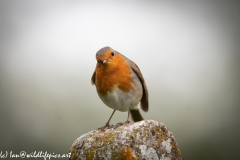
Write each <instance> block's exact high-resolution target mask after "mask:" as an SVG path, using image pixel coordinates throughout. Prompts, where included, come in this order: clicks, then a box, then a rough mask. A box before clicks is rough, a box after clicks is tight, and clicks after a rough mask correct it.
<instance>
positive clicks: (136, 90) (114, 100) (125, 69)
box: [91, 47, 148, 128]
mask: <svg viewBox="0 0 240 160" xmlns="http://www.w3.org/2000/svg"><path fill="white" fill-rule="evenodd" d="M96 60H97V65H96V69H95V71H94V72H93V75H92V79H91V81H92V84H93V85H94V84H95V86H96V89H97V93H98V95H99V97H100V99H101V100H102V101H103V103H104V104H106V105H107V106H108V107H110V108H112V109H114V111H113V113H112V115H111V116H110V118H109V120H108V121H107V123H106V124H105V126H103V127H101V128H105V127H109V122H110V120H111V118H112V116H113V114H114V113H115V111H116V110H118V111H122V112H126V111H128V118H127V121H126V122H125V123H128V122H129V114H131V117H132V119H133V121H135V122H137V121H141V120H143V117H142V115H141V113H140V111H139V109H138V107H137V105H138V103H139V102H140V101H141V108H142V110H143V111H145V112H147V111H148V90H147V86H146V83H145V81H144V78H143V76H142V73H141V71H140V69H139V68H138V66H137V65H136V64H135V63H134V62H133V61H131V60H130V59H128V58H127V57H125V56H124V55H122V54H121V53H119V52H117V51H115V50H113V49H112V48H110V47H104V48H102V49H100V50H99V51H98V52H97V53H96Z"/></svg>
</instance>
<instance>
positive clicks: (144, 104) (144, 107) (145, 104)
mask: <svg viewBox="0 0 240 160" xmlns="http://www.w3.org/2000/svg"><path fill="white" fill-rule="evenodd" d="M125 58H126V57H125ZM126 59H127V62H128V64H129V65H130V67H131V68H132V70H133V71H134V72H135V73H136V74H137V76H138V77H139V79H140V81H141V83H142V86H143V96H142V99H141V108H142V110H143V111H145V112H147V111H148V89H147V85H146V83H145V81H144V78H143V75H142V73H141V71H140V69H139V68H138V66H137V65H136V64H135V63H134V62H133V61H131V60H130V59H128V58H126Z"/></svg>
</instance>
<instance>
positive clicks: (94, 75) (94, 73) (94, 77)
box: [91, 70, 96, 85]
mask: <svg viewBox="0 0 240 160" xmlns="http://www.w3.org/2000/svg"><path fill="white" fill-rule="evenodd" d="M95 79H96V70H95V71H94V72H93V75H92V78H91V82H92V85H94V84H95Z"/></svg>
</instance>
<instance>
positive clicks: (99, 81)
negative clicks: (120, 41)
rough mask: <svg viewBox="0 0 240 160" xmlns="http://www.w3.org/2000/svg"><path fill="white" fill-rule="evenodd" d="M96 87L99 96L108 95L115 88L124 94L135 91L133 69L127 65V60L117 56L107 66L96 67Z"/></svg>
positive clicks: (99, 65)
mask: <svg viewBox="0 0 240 160" xmlns="http://www.w3.org/2000/svg"><path fill="white" fill-rule="evenodd" d="M96 87H97V91H98V93H99V94H101V95H102V96H104V95H106V94H107V92H111V91H112V90H113V89H114V88H115V87H118V88H119V89H120V90H122V91H123V92H128V91H129V90H131V89H133V88H134V86H133V84H132V76H131V68H130V67H129V66H128V65H127V64H126V60H125V59H124V58H123V57H122V56H121V55H116V57H114V59H111V60H109V62H108V63H106V64H98V65H97V67H96Z"/></svg>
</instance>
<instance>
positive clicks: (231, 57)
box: [0, 0, 240, 160]
mask: <svg viewBox="0 0 240 160" xmlns="http://www.w3.org/2000/svg"><path fill="white" fill-rule="evenodd" d="M239 16H240V5H239V3H238V1H200V0H199V1H131V2H130V1H118V2H117V1H101V2H100V1H95V2H93V1H91V2H90V1H89V2H87V1H85V2H84V1H56V0H55V1H47V0H45V1H31V0H28V1H26V0H22V1H13V0H3V1H0V22H1V23H0V127H1V132H0V142H1V143H0V151H14V152H16V153H17V152H19V151H22V150H24V151H26V152H29V153H30V152H32V151H48V152H49V153H52V152H54V153H68V150H69V148H70V146H71V144H72V143H73V141H74V140H75V139H76V138H77V137H79V136H80V135H82V134H84V133H86V132H89V131H91V130H94V129H96V128H98V127H101V126H103V125H104V124H105V123H106V121H107V119H108V118H109V116H110V115H111V113H112V109H110V108H108V107H107V106H105V105H104V104H103V103H102V101H101V100H100V98H99V97H98V95H97V92H96V89H95V86H92V85H91V81H90V80H91V76H92V73H93V71H94V69H95V65H96V60H95V54H96V52H97V51H98V50H99V49H100V48H102V47H105V46H110V47H112V48H113V49H115V50H117V51H119V52H120V53H122V54H124V55H125V56H126V57H128V58H130V59H131V60H132V61H134V62H135V63H136V64H137V65H138V66H139V67H140V69H141V71H142V74H143V76H144V78H145V80H146V83H147V86H148V90H149V101H150V107H149V112H147V113H143V112H142V114H143V116H144V117H145V119H153V120H156V121H160V122H162V123H164V124H165V125H166V126H167V127H168V128H169V130H170V131H171V132H172V133H173V135H174V136H175V138H176V141H177V143H178V145H179V148H180V150H181V152H182V154H183V158H184V159H185V160H187V159H195V160H198V159H201V160H202V159H205V160H207V159H218V160H221V159H231V158H232V159H237V157H239V154H238V150H239V147H238V146H239V143H240V139H239V135H240V129H239V120H240V118H239V113H240V112H239V111H240V109H239V108H240V105H239V102H240V99H239V98H240V97H239V95H240V85H239V80H240V72H239V62H240V61H239V60H240V59H239V51H240V47H239V42H240V41H239V40H240V35H239V28H240V19H239ZM126 118H127V112H116V113H115V115H114V117H113V119H112V121H111V124H116V123H118V122H124V121H125V120H126Z"/></svg>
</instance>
